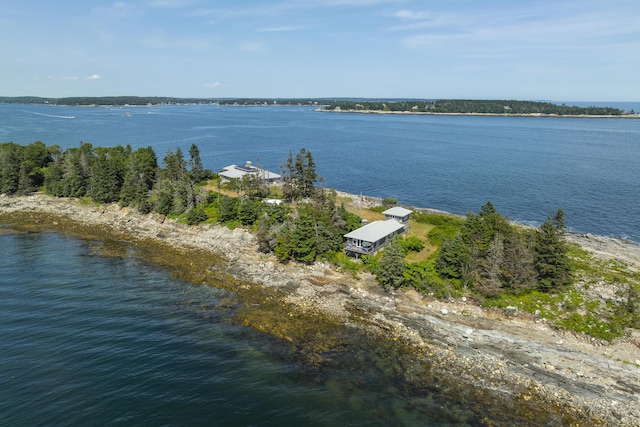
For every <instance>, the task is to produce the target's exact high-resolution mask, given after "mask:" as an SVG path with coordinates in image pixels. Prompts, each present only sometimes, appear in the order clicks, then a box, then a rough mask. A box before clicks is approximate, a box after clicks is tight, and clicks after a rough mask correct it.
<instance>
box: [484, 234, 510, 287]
mask: <svg viewBox="0 0 640 427" xmlns="http://www.w3.org/2000/svg"><path fill="white" fill-rule="evenodd" d="M503 263H504V238H503V237H502V234H500V233H498V234H496V235H495V236H494V238H493V241H492V242H491V244H490V245H489V250H488V251H487V257H486V259H485V260H484V263H483V265H482V274H481V277H480V280H479V283H478V291H479V292H480V293H481V294H482V295H484V296H488V297H493V296H496V295H499V294H500V293H501V292H502V288H503V281H502V265H503Z"/></svg>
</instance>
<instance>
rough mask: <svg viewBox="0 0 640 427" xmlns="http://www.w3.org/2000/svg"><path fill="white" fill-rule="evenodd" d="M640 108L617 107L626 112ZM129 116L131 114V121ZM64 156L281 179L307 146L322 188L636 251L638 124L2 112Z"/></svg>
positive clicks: (247, 110) (198, 112)
mask: <svg viewBox="0 0 640 427" xmlns="http://www.w3.org/2000/svg"><path fill="white" fill-rule="evenodd" d="M637 107H639V105H635V104H627V105H624V106H621V108H624V109H626V110H630V109H632V108H636V109H637V110H638V111H640V108H637ZM129 115H130V116H129ZM35 140H41V141H42V142H44V143H45V144H47V145H51V144H58V145H60V146H61V147H63V148H66V147H70V146H78V145H79V143H80V141H85V142H91V143H92V144H94V145H97V146H112V145H116V144H123V145H125V144H131V146H132V147H134V148H137V147H140V146H145V147H146V146H152V147H153V148H154V149H155V150H156V153H157V154H158V157H159V158H162V157H164V155H165V154H166V152H167V150H175V149H176V148H177V147H181V149H182V150H183V151H184V152H185V154H187V153H188V150H189V146H190V145H191V144H192V143H195V144H196V145H198V147H199V148H200V152H201V155H202V159H203V162H204V164H205V167H207V168H210V169H212V170H214V171H218V170H220V169H221V168H222V167H224V166H226V165H229V164H233V163H236V164H242V163H244V162H245V161H247V160H250V161H252V162H254V163H257V164H260V165H262V166H263V167H265V168H268V169H271V170H273V171H276V172H277V171H279V170H280V165H281V164H282V163H284V161H285V160H286V157H287V154H288V152H289V151H290V150H292V151H293V152H297V151H298V150H299V149H300V148H303V147H304V148H307V149H308V150H310V151H311V152H312V154H313V156H314V159H315V161H316V165H317V171H318V173H319V175H321V176H322V177H323V179H324V184H323V185H325V186H327V187H332V188H337V189H339V190H343V191H347V192H351V193H355V194H359V193H361V192H362V193H364V194H365V195H372V196H379V197H396V198H398V200H399V201H400V202H401V203H403V204H407V205H412V206H419V207H429V208H434V209H440V210H444V211H449V212H454V213H460V214H465V213H467V212H469V211H474V212H477V211H478V209H479V208H480V206H482V205H483V204H484V203H485V202H486V201H487V200H491V201H492V202H493V204H494V205H495V206H496V208H497V209H498V210H499V211H500V212H501V213H503V214H505V215H507V216H509V217H510V218H511V219H512V220H515V221H519V222H523V223H531V224H539V223H541V222H542V221H544V220H545V219H546V217H547V215H553V214H554V213H555V211H556V210H557V209H558V208H562V209H563V210H564V212H565V218H566V220H567V223H568V225H569V228H570V229H571V230H572V231H576V232H589V233H595V234H602V235H606V236H613V237H623V238H627V239H630V240H634V241H636V242H640V203H639V202H638V200H640V174H639V173H638V165H639V164H640V120H635V119H570V118H516V117H464V116H457V117H450V116H414V115H359V114H330V113H318V112H315V111H313V108H310V107H216V106H163V107H150V108H147V107H138V108H104V107H98V108H79V107H51V106H44V105H39V106H38V105H26V106H21V105H0V141H12V142H16V143H20V144H28V143H31V142H33V141H35Z"/></svg>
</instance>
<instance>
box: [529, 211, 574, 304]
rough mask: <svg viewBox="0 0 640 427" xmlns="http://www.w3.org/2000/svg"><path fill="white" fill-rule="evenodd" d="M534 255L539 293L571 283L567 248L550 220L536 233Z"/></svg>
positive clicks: (554, 289)
mask: <svg viewBox="0 0 640 427" xmlns="http://www.w3.org/2000/svg"><path fill="white" fill-rule="evenodd" d="M534 253H535V255H534V266H535V269H536V271H537V273H538V280H539V289H540V290H541V291H543V292H552V291H556V290H558V289H560V288H562V287H563V286H566V285H568V284H569V283H571V266H570V263H569V258H568V255H567V247H566V244H565V243H564V241H563V240H562V238H561V236H560V235H559V234H558V230H557V229H556V227H554V225H553V221H552V220H551V218H547V220H546V221H545V222H544V223H543V224H542V226H541V227H540V229H539V230H538V231H537V233H536V243H535V252H534Z"/></svg>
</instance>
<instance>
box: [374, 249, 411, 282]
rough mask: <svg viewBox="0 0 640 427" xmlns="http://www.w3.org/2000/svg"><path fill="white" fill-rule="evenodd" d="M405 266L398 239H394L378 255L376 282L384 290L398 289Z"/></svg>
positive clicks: (402, 279) (402, 280) (402, 278)
mask: <svg viewBox="0 0 640 427" xmlns="http://www.w3.org/2000/svg"><path fill="white" fill-rule="evenodd" d="M406 268H407V264H406V262H405V260H404V251H403V250H402V248H401V247H400V243H399V239H398V238H397V237H394V238H393V239H391V240H390V241H388V242H387V244H386V245H385V247H384V250H383V251H382V254H381V255H380V267H379V268H378V269H377V271H376V280H377V281H378V283H380V285H382V286H383V287H385V288H395V289H397V288H400V287H401V286H402V285H403V284H404V282H405V280H404V272H405V270H406Z"/></svg>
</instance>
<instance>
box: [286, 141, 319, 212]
mask: <svg viewBox="0 0 640 427" xmlns="http://www.w3.org/2000/svg"><path fill="white" fill-rule="evenodd" d="M281 168H282V179H283V185H282V192H283V196H284V199H285V200H287V201H296V200H299V199H301V198H307V197H311V196H312V195H313V194H314V192H315V187H314V184H315V182H316V181H317V179H318V175H317V174H316V166H315V162H314V161H313V156H312V155H311V152H309V151H307V150H306V149H305V148H302V149H301V150H300V152H299V153H298V154H296V156H295V158H294V156H293V153H292V152H291V151H289V156H288V157H287V161H286V162H285V164H284V165H282V166H281Z"/></svg>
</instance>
